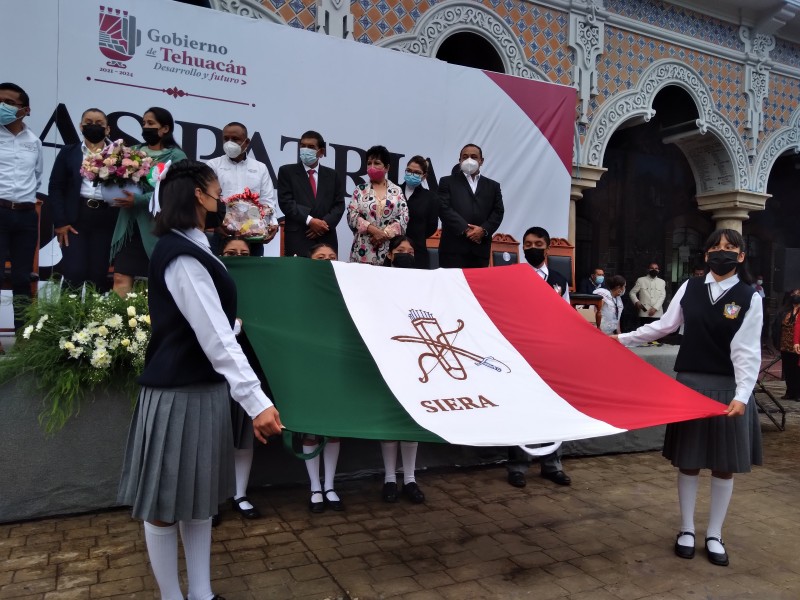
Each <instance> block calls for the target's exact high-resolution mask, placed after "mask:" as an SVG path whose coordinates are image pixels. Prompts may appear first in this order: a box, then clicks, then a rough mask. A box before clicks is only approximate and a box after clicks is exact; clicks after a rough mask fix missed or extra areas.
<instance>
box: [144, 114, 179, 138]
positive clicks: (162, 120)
mask: <svg viewBox="0 0 800 600" xmlns="http://www.w3.org/2000/svg"><path fill="white" fill-rule="evenodd" d="M147 113H153V116H154V117H155V118H156V121H158V123H159V124H160V125H161V126H162V127H168V128H169V131H168V132H167V133H166V135H164V137H162V138H161V145H162V146H164V148H180V146H179V145H178V142H176V141H175V136H174V133H175V119H173V118H172V113H171V112H169V111H168V110H167V109H166V108H161V107H160V106H151V107H150V108H148V109H147V110H146V111H144V114H147Z"/></svg>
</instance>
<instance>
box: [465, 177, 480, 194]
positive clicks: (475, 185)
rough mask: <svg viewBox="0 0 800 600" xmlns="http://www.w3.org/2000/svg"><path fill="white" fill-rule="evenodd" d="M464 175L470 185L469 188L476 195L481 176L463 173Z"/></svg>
mask: <svg viewBox="0 0 800 600" xmlns="http://www.w3.org/2000/svg"><path fill="white" fill-rule="evenodd" d="M462 173H463V172H462ZM463 175H464V177H466V178H467V183H468V184H469V187H470V188H472V193H473V194H474V193H475V192H476V191H477V189H478V180H479V179H480V178H481V174H480V173H475V175H467V174H466V173H463Z"/></svg>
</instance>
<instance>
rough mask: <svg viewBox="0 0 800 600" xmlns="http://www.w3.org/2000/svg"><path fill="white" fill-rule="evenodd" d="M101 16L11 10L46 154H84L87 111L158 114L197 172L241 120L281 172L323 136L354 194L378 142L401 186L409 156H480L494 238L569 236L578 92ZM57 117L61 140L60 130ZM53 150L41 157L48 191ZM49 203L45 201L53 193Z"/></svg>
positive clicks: (64, 5)
mask: <svg viewBox="0 0 800 600" xmlns="http://www.w3.org/2000/svg"><path fill="white" fill-rule="evenodd" d="M102 6H103V7H104V8H103V9H102V10H101V7H100V3H98V2H95V1H91V2H90V1H88V0H26V2H20V3H16V4H15V6H14V12H15V17H16V18H15V22H17V23H24V24H25V26H24V27H16V28H14V27H7V28H5V30H4V32H3V36H2V37H0V53H1V54H2V56H4V57H7V58H8V57H13V58H11V59H8V60H6V61H4V65H3V74H2V76H0V78H2V79H3V80H6V81H12V82H14V83H17V84H18V85H21V86H22V87H23V88H24V89H25V90H26V91H27V92H28V94H29V95H30V97H31V110H32V113H31V116H30V117H29V118H28V119H26V123H27V124H28V125H29V126H30V127H31V128H32V129H33V130H34V131H35V132H37V133H39V134H43V135H42V137H43V141H44V142H45V143H46V144H52V145H61V144H63V143H64V142H65V141H67V142H69V141H77V137H74V136H75V135H76V132H77V126H78V122H79V120H80V115H81V112H82V111H83V110H84V109H86V108H88V107H92V106H97V107H99V108H101V109H102V110H104V111H106V112H107V113H109V114H110V115H111V117H112V124H115V125H116V127H117V128H118V129H119V130H120V131H121V132H123V133H125V134H127V135H129V136H131V137H132V138H136V139H137V140H139V139H140V131H141V127H140V124H139V122H138V121H137V118H138V117H140V116H141V115H142V113H143V112H144V111H145V110H146V109H147V108H148V107H150V106H154V105H155V106H162V107H164V108H166V109H168V110H169V111H170V112H171V113H172V114H173V116H174V117H175V120H176V121H177V122H178V125H177V128H176V138H177V139H178V141H179V143H181V145H182V146H183V147H184V149H185V150H186V151H187V154H189V156H190V158H203V159H208V158H211V157H212V156H218V155H220V154H221V140H220V139H219V137H218V130H220V129H221V128H222V127H223V126H224V125H225V124H226V123H228V122H230V121H241V122H243V123H244V124H245V125H247V127H248V129H249V130H250V134H251V137H253V138H254V141H255V144H254V145H255V146H256V147H257V150H256V153H257V155H258V158H259V159H261V160H264V161H265V162H267V161H268V162H269V163H270V165H271V167H272V170H273V172H277V170H278V167H280V166H281V165H283V164H286V163H290V162H295V161H296V160H297V144H296V142H294V141H287V140H285V139H283V141H282V138H297V137H299V136H300V134H301V133H302V132H303V131H305V130H307V129H315V130H317V131H319V132H321V133H322V135H323V136H324V137H325V139H326V141H327V142H328V153H327V157H326V158H325V159H323V161H322V162H323V164H325V165H327V166H330V167H334V168H337V169H338V170H339V171H340V172H341V173H342V174H343V175H344V174H349V175H348V179H347V190H348V192H352V190H353V187H354V185H355V178H356V177H357V174H358V173H363V172H364V167H363V164H362V156H361V154H360V153H359V151H361V152H363V150H365V149H366V148H368V147H369V146H372V145H374V144H383V145H385V146H387V147H388V148H389V150H390V152H392V153H393V154H396V155H398V159H397V165H395V168H397V167H398V166H399V172H400V173H402V169H403V168H404V167H405V164H406V161H407V160H408V158H409V157H410V156H412V155H414V154H422V155H423V156H426V157H431V159H432V163H433V166H434V170H435V173H436V175H437V176H438V177H441V176H443V175H447V174H449V172H450V169H451V168H452V166H453V165H454V164H455V163H456V162H457V159H458V154H459V151H460V149H461V148H462V146H463V145H464V144H466V143H468V142H474V143H477V144H479V145H480V146H481V147H482V148H483V151H484V157H485V159H486V162H485V164H484V167H483V169H482V173H483V174H485V175H486V176H487V177H490V178H492V179H496V180H497V181H499V182H500V183H501V185H502V189H503V197H504V201H505V207H506V213H505V218H504V220H503V223H502V225H501V227H500V229H499V231H500V232H503V233H509V234H511V235H514V236H515V237H516V238H517V239H520V238H521V235H522V233H523V232H524V230H525V229H526V228H527V227H529V226H531V225H541V226H544V227H546V228H547V229H548V230H549V231H550V233H551V235H553V236H566V233H567V227H568V223H567V221H568V213H569V188H570V162H571V155H570V154H569V150H570V149H571V142H572V126H571V123H572V122H573V118H574V106H575V96H574V90H572V89H571V88H566V87H561V86H556V85H554V84H544V83H540V82H533V81H527V80H518V79H517V78H513V77H506V76H491V77H490V76H488V75H487V74H486V73H484V72H482V71H479V70H475V69H468V68H465V67H459V66H454V65H449V64H446V63H443V62H440V61H437V60H433V59H428V58H421V57H418V56H415V55H410V54H403V53H400V52H396V51H391V50H385V49H382V48H377V47H374V46H369V45H365V44H360V43H355V42H352V41H345V40H339V39H334V38H330V37H328V36H324V35H319V34H315V33H311V32H307V31H304V30H298V29H295V28H293V27H287V26H281V25H275V24H271V23H265V22H263V21H256V20H253V19H247V18H243V17H237V16H234V15H230V14H227V13H221V12H217V11H211V10H208V9H202V8H196V7H191V6H186V5H184V4H180V3H177V2H172V1H168V0H109V1H108V2H103V3H102ZM115 52H116V53H115ZM521 85H524V86H527V87H520V86H521ZM59 105H63V107H62V110H61V120H60V122H59V125H60V126H61V128H62V130H64V131H69V133H68V134H65V135H61V133H60V132H59V127H58V126H56V124H54V123H53V122H52V120H53V117H54V115H55V114H56V113H57V110H56V108H57V106H59ZM64 109H66V113H65V112H64ZM67 113H68V115H67ZM48 124H49V127H48ZM543 132H544V133H543ZM70 135H72V136H73V137H72V139H70ZM65 137H66V138H67V139H66V140H65V139H64V138H65ZM57 151H58V148H56V147H52V146H51V147H47V148H45V179H46V178H47V176H48V174H49V172H50V168H51V166H52V164H53V160H54V159H55V155H56V153H57ZM41 191H42V192H43V193H46V192H47V181H46V180H45V182H44V183H43V186H42V189H41ZM339 232H340V236H339V240H340V253H346V252H347V251H348V250H349V245H350V241H351V240H352V234H351V233H350V232H349V230H348V229H347V226H346V224H345V219H343V220H342V224H341V225H340V228H339ZM45 241H46V240H43V245H44V243H45ZM277 252H278V244H277V243H273V244H271V245H268V246H267V252H266V254H267V255H275V254H277Z"/></svg>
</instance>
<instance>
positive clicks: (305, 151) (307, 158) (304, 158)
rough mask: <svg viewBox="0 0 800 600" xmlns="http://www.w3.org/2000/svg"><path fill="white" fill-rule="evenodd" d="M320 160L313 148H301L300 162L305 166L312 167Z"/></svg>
mask: <svg viewBox="0 0 800 600" xmlns="http://www.w3.org/2000/svg"><path fill="white" fill-rule="evenodd" d="M318 160H319V159H318V158H317V151H316V150H314V149H313V148H300V161H301V162H302V163H303V164H304V165H305V166H307V167H310V166H312V165H313V164H314V163H315V162H317V161H318Z"/></svg>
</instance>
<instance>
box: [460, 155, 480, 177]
mask: <svg viewBox="0 0 800 600" xmlns="http://www.w3.org/2000/svg"><path fill="white" fill-rule="evenodd" d="M479 166H480V165H479V164H478V161H477V160H475V159H474V158H466V159H464V160H463V161H462V162H461V171H462V172H463V173H466V174H467V175H473V174H474V173H475V172H476V171H477V170H478V167H479Z"/></svg>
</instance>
